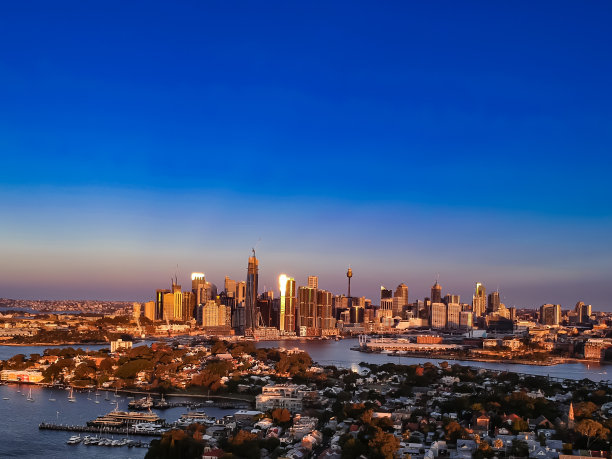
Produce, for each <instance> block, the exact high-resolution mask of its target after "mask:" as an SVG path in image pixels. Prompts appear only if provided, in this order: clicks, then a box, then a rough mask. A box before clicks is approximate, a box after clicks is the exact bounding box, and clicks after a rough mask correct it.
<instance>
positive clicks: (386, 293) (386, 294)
mask: <svg viewBox="0 0 612 459" xmlns="http://www.w3.org/2000/svg"><path fill="white" fill-rule="evenodd" d="M388 298H393V291H392V290H391V289H389V288H386V287H385V286H384V285H381V286H380V299H381V301H382V300H386V299H388Z"/></svg>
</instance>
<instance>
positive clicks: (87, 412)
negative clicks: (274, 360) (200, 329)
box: [0, 339, 612, 459]
mask: <svg viewBox="0 0 612 459" xmlns="http://www.w3.org/2000/svg"><path fill="white" fill-rule="evenodd" d="M356 345H357V340H356V339H345V340H341V341H302V340H286V341H283V340H281V341H262V342H258V343H257V346H258V347H285V348H295V347H297V348H300V349H303V350H304V351H306V352H308V353H309V354H310V355H311V357H312V358H313V360H314V361H316V362H318V363H319V364H321V365H328V364H329V365H336V366H342V367H348V368H353V369H355V370H358V369H359V363H360V362H368V363H378V364H380V363H385V362H394V363H402V364H418V363H425V362H428V361H431V362H436V361H441V360H436V359H429V358H409V357H401V358H398V357H393V356H390V355H387V354H366V353H362V352H358V351H353V350H351V349H350V348H351V347H354V346H356ZM46 347H49V346H24V347H15V346H0V359H8V358H10V357H12V356H13V355H15V354H19V353H22V354H28V355H29V354H31V353H38V354H42V352H43V350H44V349H45V348H46ZM57 347H65V346H57ZM75 347H77V346H75ZM82 347H83V349H85V348H87V349H89V350H94V349H100V348H103V347H107V346H106V345H97V346H96V345H93V346H82ZM451 363H452V362H451ZM457 363H462V364H465V365H470V366H474V367H482V368H490V369H496V370H508V371H516V372H519V373H529V374H534V375H542V376H554V377H562V378H571V379H582V378H589V379H592V380H593V381H601V380H608V379H609V378H610V377H609V376H608V371H607V370H608V369H610V371H611V372H612V367H610V366H605V365H594V364H584V363H570V364H562V365H554V366H537V365H517V364H508V363H487V362H457ZM611 374H612V373H611ZM29 388H30V386H25V385H22V386H21V388H19V387H18V386H16V385H9V386H0V419H2V423H1V424H0V458H5V457H6V458H8V457H19V458H45V459H60V458H72V457H74V458H77V457H83V456H87V457H88V458H91V459H97V458H109V457H113V458H125V459H128V458H131V459H142V458H144V456H145V454H146V449H145V448H108V447H99V446H84V445H81V444H79V445H76V446H70V445H66V440H67V439H68V438H69V437H70V436H71V435H72V434H71V433H70V432H53V431H39V430H38V424H39V423H40V422H42V421H46V422H59V423H62V424H85V423H86V422H87V421H89V420H91V419H93V418H95V417H96V416H98V415H101V414H105V413H108V412H109V411H110V410H111V409H112V408H113V407H114V401H115V397H114V394H112V393H111V394H109V398H110V399H111V401H106V400H104V394H103V395H102V396H101V397H100V398H99V400H100V402H101V403H99V404H96V403H94V398H95V397H94V396H93V394H87V393H75V396H76V398H77V402H76V403H69V402H68V400H67V397H68V395H67V391H65V390H57V389H46V388H41V387H34V386H32V396H33V397H34V400H35V401H34V402H28V401H27V400H26V396H25V395H26V394H27V391H28V390H29ZM5 397H6V398H8V400H4V398H5ZM88 397H89V398H91V400H88ZM49 399H55V401H51V400H49ZM117 400H118V401H119V409H121V410H126V409H127V402H128V400H127V399H126V398H125V396H121V397H120V398H118V399H117ZM175 400H176V399H175ZM179 400H180V398H179ZM186 411H187V408H171V409H169V410H165V411H158V414H159V415H160V416H161V417H163V418H165V419H166V420H167V421H169V422H172V421H175V420H177V419H178V418H179V416H180V415H181V414H182V413H184V412H186ZM205 411H206V413H207V414H209V415H210V416H216V417H220V416H223V415H224V414H231V413H232V412H233V411H234V410H229V411H228V410H221V409H218V408H212V407H211V408H206V409H205ZM138 438H142V439H144V440H147V441H150V438H149V437H138Z"/></svg>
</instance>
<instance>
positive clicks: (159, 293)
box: [155, 289, 171, 320]
mask: <svg viewBox="0 0 612 459" xmlns="http://www.w3.org/2000/svg"><path fill="white" fill-rule="evenodd" d="M166 293H171V292H170V290H168V289H157V290H156V291H155V320H163V319H164V295H165V294H166Z"/></svg>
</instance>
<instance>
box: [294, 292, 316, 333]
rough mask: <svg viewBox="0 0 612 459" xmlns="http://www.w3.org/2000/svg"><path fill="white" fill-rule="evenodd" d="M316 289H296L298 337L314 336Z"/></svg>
mask: <svg viewBox="0 0 612 459" xmlns="http://www.w3.org/2000/svg"><path fill="white" fill-rule="evenodd" d="M316 314H317V289H315V288H312V287H303V286H302V287H300V288H298V326H299V328H300V336H314V335H316V331H315V329H316Z"/></svg>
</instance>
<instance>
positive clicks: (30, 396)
mask: <svg viewBox="0 0 612 459" xmlns="http://www.w3.org/2000/svg"><path fill="white" fill-rule="evenodd" d="M26 400H27V401H28V402H33V401H34V397H32V388H31V387H30V392H28V396H27V398H26Z"/></svg>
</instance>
